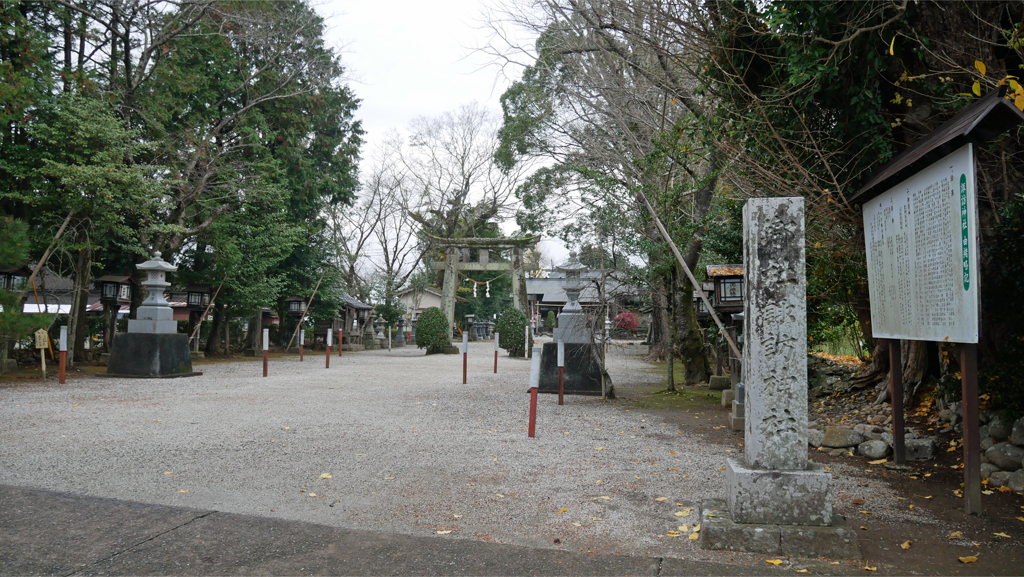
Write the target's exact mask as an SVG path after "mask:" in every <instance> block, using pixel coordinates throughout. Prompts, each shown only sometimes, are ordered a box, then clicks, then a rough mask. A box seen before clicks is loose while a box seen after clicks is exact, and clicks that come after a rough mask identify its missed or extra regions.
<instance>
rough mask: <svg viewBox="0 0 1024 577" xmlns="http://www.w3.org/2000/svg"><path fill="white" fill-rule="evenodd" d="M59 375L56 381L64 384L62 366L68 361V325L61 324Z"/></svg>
mask: <svg viewBox="0 0 1024 577" xmlns="http://www.w3.org/2000/svg"><path fill="white" fill-rule="evenodd" d="M59 348H60V377H59V379H58V382H59V383H60V384H62V385H63V384H64V372H65V371H64V368H65V367H66V366H67V362H68V327H67V326H63V327H61V328H60V347H59Z"/></svg>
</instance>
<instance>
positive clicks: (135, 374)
mask: <svg viewBox="0 0 1024 577" xmlns="http://www.w3.org/2000/svg"><path fill="white" fill-rule="evenodd" d="M200 374H202V373H196V372H194V371H193V370H192V355H191V353H190V352H189V350H188V335H186V334H181V333H172V334H151V333H118V334H116V335H114V342H113V345H112V346H111V347H110V363H109V364H108V365H107V375H108V376H112V377H130V378H161V379H167V378H174V377H189V376H195V375H200Z"/></svg>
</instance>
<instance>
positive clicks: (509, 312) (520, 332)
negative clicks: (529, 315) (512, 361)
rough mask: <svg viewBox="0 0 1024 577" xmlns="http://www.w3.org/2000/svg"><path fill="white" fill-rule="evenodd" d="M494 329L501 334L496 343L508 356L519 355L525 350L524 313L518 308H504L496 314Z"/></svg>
mask: <svg viewBox="0 0 1024 577" xmlns="http://www.w3.org/2000/svg"><path fill="white" fill-rule="evenodd" d="M494 330H495V331H497V332H498V334H500V335H501V337H500V338H499V339H498V344H499V345H500V346H501V348H503V349H505V350H506V351H508V356H510V357H521V356H523V351H525V350H526V345H525V342H524V341H525V340H526V334H525V333H526V315H524V314H523V312H522V311H520V310H519V309H505V310H504V311H502V313H501V314H500V315H498V324H497V326H495V327H494Z"/></svg>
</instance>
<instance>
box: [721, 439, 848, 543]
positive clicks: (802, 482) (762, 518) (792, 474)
mask: <svg viewBox="0 0 1024 577" xmlns="http://www.w3.org/2000/svg"><path fill="white" fill-rule="evenodd" d="M806 450H807V449H806V448H805V449H804V451H805V452H806ZM807 465H808V466H807V469H805V470H802V471H797V470H792V471H778V470H766V469H751V468H749V467H747V466H746V464H744V463H742V462H740V461H739V460H738V459H727V460H726V467H725V478H726V486H727V487H728V491H729V494H728V498H729V511H730V513H731V514H732V519H733V521H735V522H737V523H753V524H768V525H817V526H826V525H828V524H829V523H831V522H832V489H831V482H832V475H831V474H829V473H828V472H827V471H825V470H824V469H823V468H822V467H821V466H820V465H818V464H816V463H812V462H808V463H807Z"/></svg>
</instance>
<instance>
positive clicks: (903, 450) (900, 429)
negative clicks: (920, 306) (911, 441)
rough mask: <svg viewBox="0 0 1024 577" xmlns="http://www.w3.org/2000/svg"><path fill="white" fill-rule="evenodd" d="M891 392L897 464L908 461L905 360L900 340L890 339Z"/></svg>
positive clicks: (893, 445) (893, 439)
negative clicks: (904, 396)
mask: <svg viewBox="0 0 1024 577" xmlns="http://www.w3.org/2000/svg"><path fill="white" fill-rule="evenodd" d="M889 394H890V395H891V396H892V454H893V461H894V462H895V463H896V464H897V465H903V464H906V462H907V445H906V441H905V440H904V436H905V432H904V427H905V424H904V421H903V361H902V359H901V352H900V340H899V339H889Z"/></svg>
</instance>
